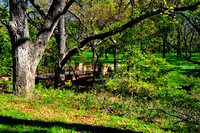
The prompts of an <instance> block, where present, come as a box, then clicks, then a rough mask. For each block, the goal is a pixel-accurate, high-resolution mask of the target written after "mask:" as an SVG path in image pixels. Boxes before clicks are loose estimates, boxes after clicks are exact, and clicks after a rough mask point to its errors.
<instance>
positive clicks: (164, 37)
mask: <svg viewBox="0 0 200 133" xmlns="http://www.w3.org/2000/svg"><path fill="white" fill-rule="evenodd" d="M162 38H163V58H165V54H166V41H165V39H167V34H164V35H163V36H162Z"/></svg>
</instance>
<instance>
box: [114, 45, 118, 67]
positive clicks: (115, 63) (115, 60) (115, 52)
mask: <svg viewBox="0 0 200 133" xmlns="http://www.w3.org/2000/svg"><path fill="white" fill-rule="evenodd" d="M114 70H117V48H116V49H114Z"/></svg>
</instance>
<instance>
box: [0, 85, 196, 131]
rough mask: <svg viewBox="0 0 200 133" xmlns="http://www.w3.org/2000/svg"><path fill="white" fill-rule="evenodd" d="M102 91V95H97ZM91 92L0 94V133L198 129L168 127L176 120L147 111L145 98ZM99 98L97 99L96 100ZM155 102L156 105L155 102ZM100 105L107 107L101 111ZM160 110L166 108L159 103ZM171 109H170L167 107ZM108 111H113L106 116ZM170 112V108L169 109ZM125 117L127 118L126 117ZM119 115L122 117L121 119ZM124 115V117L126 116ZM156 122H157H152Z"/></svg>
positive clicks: (42, 89) (186, 125)
mask: <svg viewBox="0 0 200 133" xmlns="http://www.w3.org/2000/svg"><path fill="white" fill-rule="evenodd" d="M100 90H101V91H100ZM100 90H99V91H94V92H82V93H81V92H76V91H74V90H60V89H53V88H52V87H50V88H49V89H44V88H43V86H37V87H36V88H35V89H34V95H33V97H32V98H31V99H26V98H19V97H16V96H14V95H12V94H8V92H12V91H9V90H8V91H3V90H2V91H1V94H0V132H53V133H54V132H113V133H115V132H125V133H127V132H152V133H155V132H156V133H163V132H177V131H178V132H189V131H192V132H197V131H199V130H198V128H199V126H197V127H195V126H188V124H185V123H179V124H176V125H173V124H172V125H171V124H169V123H171V122H174V121H176V118H174V117H170V116H168V117H167V116H166V115H163V114H162V113H161V114H160V113H155V112H154V113H155V115H156V117H155V118H154V119H148V117H147V118H145V117H144V118H142V119H141V120H140V119H136V118H137V117H138V116H151V114H152V113H153V112H151V111H148V108H149V107H150V106H151V105H150V103H151V102H150V101H146V99H145V98H144V99H143V100H141V98H139V99H135V100H134V99H132V98H128V97H119V96H117V95H115V94H112V93H110V92H107V91H105V90H103V89H100ZM96 95H98V98H97V96H96ZM154 102H156V101H154ZM102 104H104V106H105V107H106V109H107V110H106V109H104V108H103V106H102ZM158 105H159V106H162V107H164V106H167V108H169V105H165V104H163V103H159V102H158ZM170 108H171V107H170ZM108 109H112V113H109V111H108ZM172 109H173V108H172ZM126 113H127V114H126ZM121 114H122V115H121ZM125 114H126V115H125ZM152 120H155V121H156V122H154V121H152Z"/></svg>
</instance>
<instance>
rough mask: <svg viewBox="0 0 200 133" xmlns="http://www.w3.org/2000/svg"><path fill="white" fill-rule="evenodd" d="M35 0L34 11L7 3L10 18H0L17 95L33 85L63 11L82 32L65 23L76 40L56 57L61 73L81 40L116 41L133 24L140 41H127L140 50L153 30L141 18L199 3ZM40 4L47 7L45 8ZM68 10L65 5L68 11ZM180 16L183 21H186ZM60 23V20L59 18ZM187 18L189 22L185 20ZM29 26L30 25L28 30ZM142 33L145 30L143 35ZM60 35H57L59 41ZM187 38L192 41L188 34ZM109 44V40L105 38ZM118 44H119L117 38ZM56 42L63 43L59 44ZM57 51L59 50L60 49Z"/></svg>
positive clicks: (92, 42) (82, 44) (22, 1)
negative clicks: (6, 34) (7, 39)
mask: <svg viewBox="0 0 200 133" xmlns="http://www.w3.org/2000/svg"><path fill="white" fill-rule="evenodd" d="M5 2H7V1H5ZM41 2H42V3H43V4H37V3H36V1H33V0H30V3H31V4H32V5H33V7H34V8H35V9H36V10H35V9H34V8H33V7H30V6H29V4H28V1H25V0H16V1H10V2H9V6H10V7H9V9H10V20H9V22H8V23H6V22H4V21H2V23H3V24H4V25H5V26H6V27H7V28H8V31H9V33H10V38H11V42H12V54H13V89H14V94H16V95H20V96H26V95H31V90H30V88H33V87H34V85H35V72H36V69H37V66H38V64H39V61H40V60H41V58H42V55H43V53H44V51H45V49H46V47H47V45H48V42H49V40H50V38H51V36H52V34H53V32H54V31H55V27H56V25H57V23H58V21H59V20H60V18H61V17H63V16H64V14H66V13H67V11H69V13H70V14H71V15H72V16H73V17H74V18H73V17H71V20H73V19H74V20H75V19H76V20H78V21H79V23H81V25H82V27H81V28H80V30H82V32H80V33H81V34H80V35H79V34H76V32H77V31H78V30H77V29H78V28H74V27H70V28H71V29H72V30H75V32H74V33H75V34H74V35H73V37H74V38H73V39H72V40H74V42H76V43H75V44H76V45H77V46H76V47H75V48H72V49H71V50H69V51H68V52H67V53H66V56H65V57H63V56H62V60H61V58H60V60H59V65H58V70H57V73H58V74H59V73H60V72H61V71H63V67H64V66H65V64H66V63H67V62H68V61H69V60H70V59H71V57H72V56H73V55H75V54H77V53H79V52H80V50H81V49H82V48H83V47H85V46H86V45H87V44H89V45H88V46H93V48H95V47H97V46H96V45H95V44H96V43H97V42H98V41H96V40H97V39H101V40H106V39H107V38H108V37H110V36H112V38H113V39H115V40H116V39H117V38H118V37H119V38H120V36H122V35H124V36H127V35H126V32H124V33H121V32H123V31H124V30H126V29H127V28H131V29H133V31H134V30H135V29H137V28H138V26H141V27H143V28H144V32H143V33H142V37H143V39H140V38H136V39H135V37H132V38H134V39H133V40H140V41H138V42H137V41H136V42H137V43H140V46H141V49H142V50H145V49H146V50H148V51H149V49H148V48H147V47H148V46H147V45H145V46H144V44H145V43H149V41H147V40H149V39H150V38H151V37H150V36H148V34H149V33H153V32H154V31H153V30H154V29H150V27H153V25H158V24H157V23H155V24H152V23H149V24H148V23H147V24H146V26H145V22H147V21H148V18H150V17H153V16H156V15H159V14H165V15H169V16H170V15H175V17H178V15H177V14H176V12H181V11H187V10H195V9H196V8H197V7H198V5H199V4H200V3H199V2H193V1H191V2H190V3H189V2H188V1H183V2H181V1H180V2H166V1H148V0H147V1H142V2H141V1H118V0H116V1H113V0H111V1H97V2H94V1H78V2H77V1H75V0H68V1H67V2H66V1H64V0H55V1H53V2H52V3H51V2H48V1H41ZM42 6H43V8H42ZM45 6H49V7H47V8H46V7H45ZM86 7H87V8H86ZM69 8H71V9H70V10H69ZM5 9H6V8H5ZM32 11H33V12H32ZM35 12H38V13H39V14H40V15H41V16H40V15H39V14H35ZM105 12H106V13H105ZM197 13H198V12H197ZM1 14H3V13H1ZM28 18H29V19H28ZM197 18H198V17H197ZM167 20H168V19H167ZM186 20H187V21H188V19H186ZM29 22H30V24H29ZM60 22H62V21H61V20H60ZM188 22H189V23H190V21H188ZM69 23H71V24H72V26H73V25H76V23H73V21H71V22H68V24H69ZM184 24H185V23H184ZM190 24H193V27H195V26H194V25H197V24H196V22H193V23H190ZM33 25H34V26H33ZM59 25H60V26H61V23H59ZM62 25H63V24H62ZM133 25H134V26H135V27H134V28H133V27H132V26H133ZM159 25H162V26H160V27H161V28H160V29H159V31H162V33H161V34H162V35H161V36H162V40H163V57H164V55H165V53H166V49H165V45H166V44H167V34H166V30H165V29H168V28H167V27H166V26H164V24H162V23H161V24H159ZM78 27H79V26H78ZM163 27H164V28H163ZM30 29H32V32H31V30H30ZM61 30H63V27H62V28H61V27H60V28H58V32H57V33H58V35H59V33H61V34H64V32H61ZM69 30H70V29H67V32H66V33H68V34H69V33H70V32H71V31H69ZM140 30H141V29H140V28H139V29H138V31H139V32H141V31H140ZM35 31H36V32H37V33H36V34H35V35H34V34H33V33H34V32H35ZM185 31H186V29H185ZM196 31H198V28H196ZM127 32H128V31H127ZM146 32H148V34H147V33H146ZM71 33H72V32H71ZM129 33H131V32H129ZM181 33H182V29H181V27H179V26H178V24H177V37H176V38H177V47H178V49H179V48H181ZM184 33H186V32H184ZM61 34H60V35H61ZM136 34H137V33H131V34H130V36H127V38H126V39H129V38H131V36H133V35H136ZM193 34H194V33H193ZM60 35H59V36H58V37H57V42H58V43H59V42H61V40H65V38H64V36H63V37H61V36H60ZM69 35H70V34H69ZM60 37H61V38H63V39H61V38H60ZM186 37H188V36H186V35H184V37H183V39H184V41H185V45H184V46H185V48H186V51H188V48H187V43H186V42H187V39H186ZM144 38H145V39H144ZM147 38H148V39H147ZM191 38H192V39H193V38H194V37H191ZM191 38H190V39H191ZM120 39H121V38H120ZM152 40H155V39H152ZM130 41H131V39H130ZM130 41H129V42H130ZM156 41H158V39H156ZM117 42H120V40H117ZM150 42H151V41H150ZM190 42H192V41H190ZM110 43H113V42H112V41H111V42H110ZM137 43H136V44H137ZM119 44H123V42H121V43H119ZM130 45H131V47H127V51H128V50H129V49H130V48H133V47H132V44H130ZM62 46H64V45H63V44H62ZM120 47H121V46H119V47H118V48H120ZM122 47H123V45H122ZM64 49H65V48H64ZM115 49H117V48H115ZM99 50H100V49H99ZM122 51H123V50H122ZM125 51H126V50H125ZM177 52H178V54H180V50H177ZM114 53H115V52H114ZM60 55H61V53H60ZM62 55H65V54H64V53H62ZM60 57H61V56H60Z"/></svg>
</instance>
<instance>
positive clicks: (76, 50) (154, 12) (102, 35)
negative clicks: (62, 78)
mask: <svg viewBox="0 0 200 133" xmlns="http://www.w3.org/2000/svg"><path fill="white" fill-rule="evenodd" d="M199 5H200V2H197V3H195V4H194V5H190V6H185V7H180V8H179V7H177V8H174V9H173V11H174V12H180V11H186V10H196V9H197V7H198V6H199ZM167 10H170V9H169V8H164V9H157V10H152V11H150V12H147V13H146V14H144V15H142V16H140V17H137V18H135V19H132V20H131V21H129V22H128V23H126V24H124V25H122V26H121V27H118V28H116V29H114V30H110V31H108V32H105V33H100V34H93V35H91V36H89V37H87V38H85V39H84V40H83V41H82V42H80V44H79V45H78V46H76V47H75V48H73V49H71V50H70V51H69V52H68V53H67V54H66V56H65V58H64V59H63V60H62V62H61V68H62V67H63V66H64V65H65V64H66V63H67V61H68V60H70V58H71V57H72V56H73V55H75V54H76V53H79V52H80V49H81V48H83V47H84V46H85V45H86V44H87V43H89V42H90V41H92V40H96V39H104V38H106V37H109V36H112V35H115V34H117V33H120V32H122V31H124V30H125V29H127V28H130V27H132V26H133V25H135V24H137V23H139V22H141V21H143V20H145V19H147V18H149V17H152V16H155V15H158V14H160V13H164V11H167Z"/></svg>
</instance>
